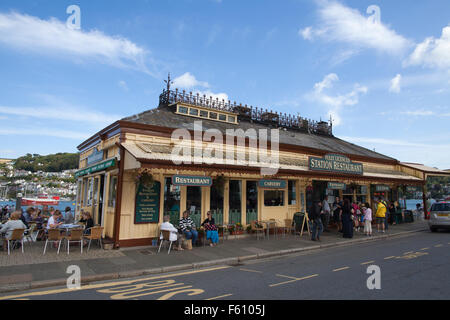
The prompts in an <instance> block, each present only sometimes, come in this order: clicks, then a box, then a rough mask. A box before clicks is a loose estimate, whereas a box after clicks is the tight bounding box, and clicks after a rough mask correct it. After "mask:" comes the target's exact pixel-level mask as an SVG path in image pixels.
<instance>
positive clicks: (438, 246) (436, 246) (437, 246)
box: [434, 244, 442, 248]
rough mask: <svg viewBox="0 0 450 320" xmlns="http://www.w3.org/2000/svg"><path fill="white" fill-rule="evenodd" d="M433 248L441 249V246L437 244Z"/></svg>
mask: <svg viewBox="0 0 450 320" xmlns="http://www.w3.org/2000/svg"><path fill="white" fill-rule="evenodd" d="M434 247H435V248H440V247H442V244H437V245H435V246H434Z"/></svg>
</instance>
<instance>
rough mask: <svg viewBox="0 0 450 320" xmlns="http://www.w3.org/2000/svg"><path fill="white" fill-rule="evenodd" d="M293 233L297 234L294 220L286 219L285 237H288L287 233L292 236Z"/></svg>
mask: <svg viewBox="0 0 450 320" xmlns="http://www.w3.org/2000/svg"><path fill="white" fill-rule="evenodd" d="M292 231H294V234H295V224H294V222H293V221H292V219H284V235H285V236H286V233H287V232H289V234H292Z"/></svg>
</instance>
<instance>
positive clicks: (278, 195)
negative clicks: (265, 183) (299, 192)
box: [264, 190, 284, 207]
mask: <svg viewBox="0 0 450 320" xmlns="http://www.w3.org/2000/svg"><path fill="white" fill-rule="evenodd" d="M264 205H265V206H266V207H281V206H284V190H264Z"/></svg>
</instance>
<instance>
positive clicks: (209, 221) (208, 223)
mask: <svg viewBox="0 0 450 320" xmlns="http://www.w3.org/2000/svg"><path fill="white" fill-rule="evenodd" d="M206 215H207V218H206V219H205V221H203V223H202V227H204V228H205V230H206V240H208V239H209V240H210V241H211V243H210V244H209V245H210V246H211V247H214V246H216V245H217V243H218V242H219V232H218V231H217V227H216V223H215V221H214V218H213V217H212V215H211V211H208V212H207V213H206Z"/></svg>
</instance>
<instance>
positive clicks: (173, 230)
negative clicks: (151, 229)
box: [159, 216, 183, 251]
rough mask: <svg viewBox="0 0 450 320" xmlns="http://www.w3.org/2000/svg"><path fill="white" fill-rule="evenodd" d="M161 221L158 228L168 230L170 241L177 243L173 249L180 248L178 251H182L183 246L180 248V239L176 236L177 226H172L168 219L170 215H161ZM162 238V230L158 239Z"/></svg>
mask: <svg viewBox="0 0 450 320" xmlns="http://www.w3.org/2000/svg"><path fill="white" fill-rule="evenodd" d="M163 221H164V222H163V223H161V227H160V230H161V231H163V230H164V231H170V238H169V239H170V241H176V242H177V244H178V247H175V248H174V249H175V250H180V251H182V250H183V248H181V241H180V240H181V239H179V237H178V229H177V228H175V227H174V226H173V224H171V223H170V222H169V221H170V216H164V217H163ZM162 238H163V235H162V232H161V236H160V237H159V239H160V240H162Z"/></svg>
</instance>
